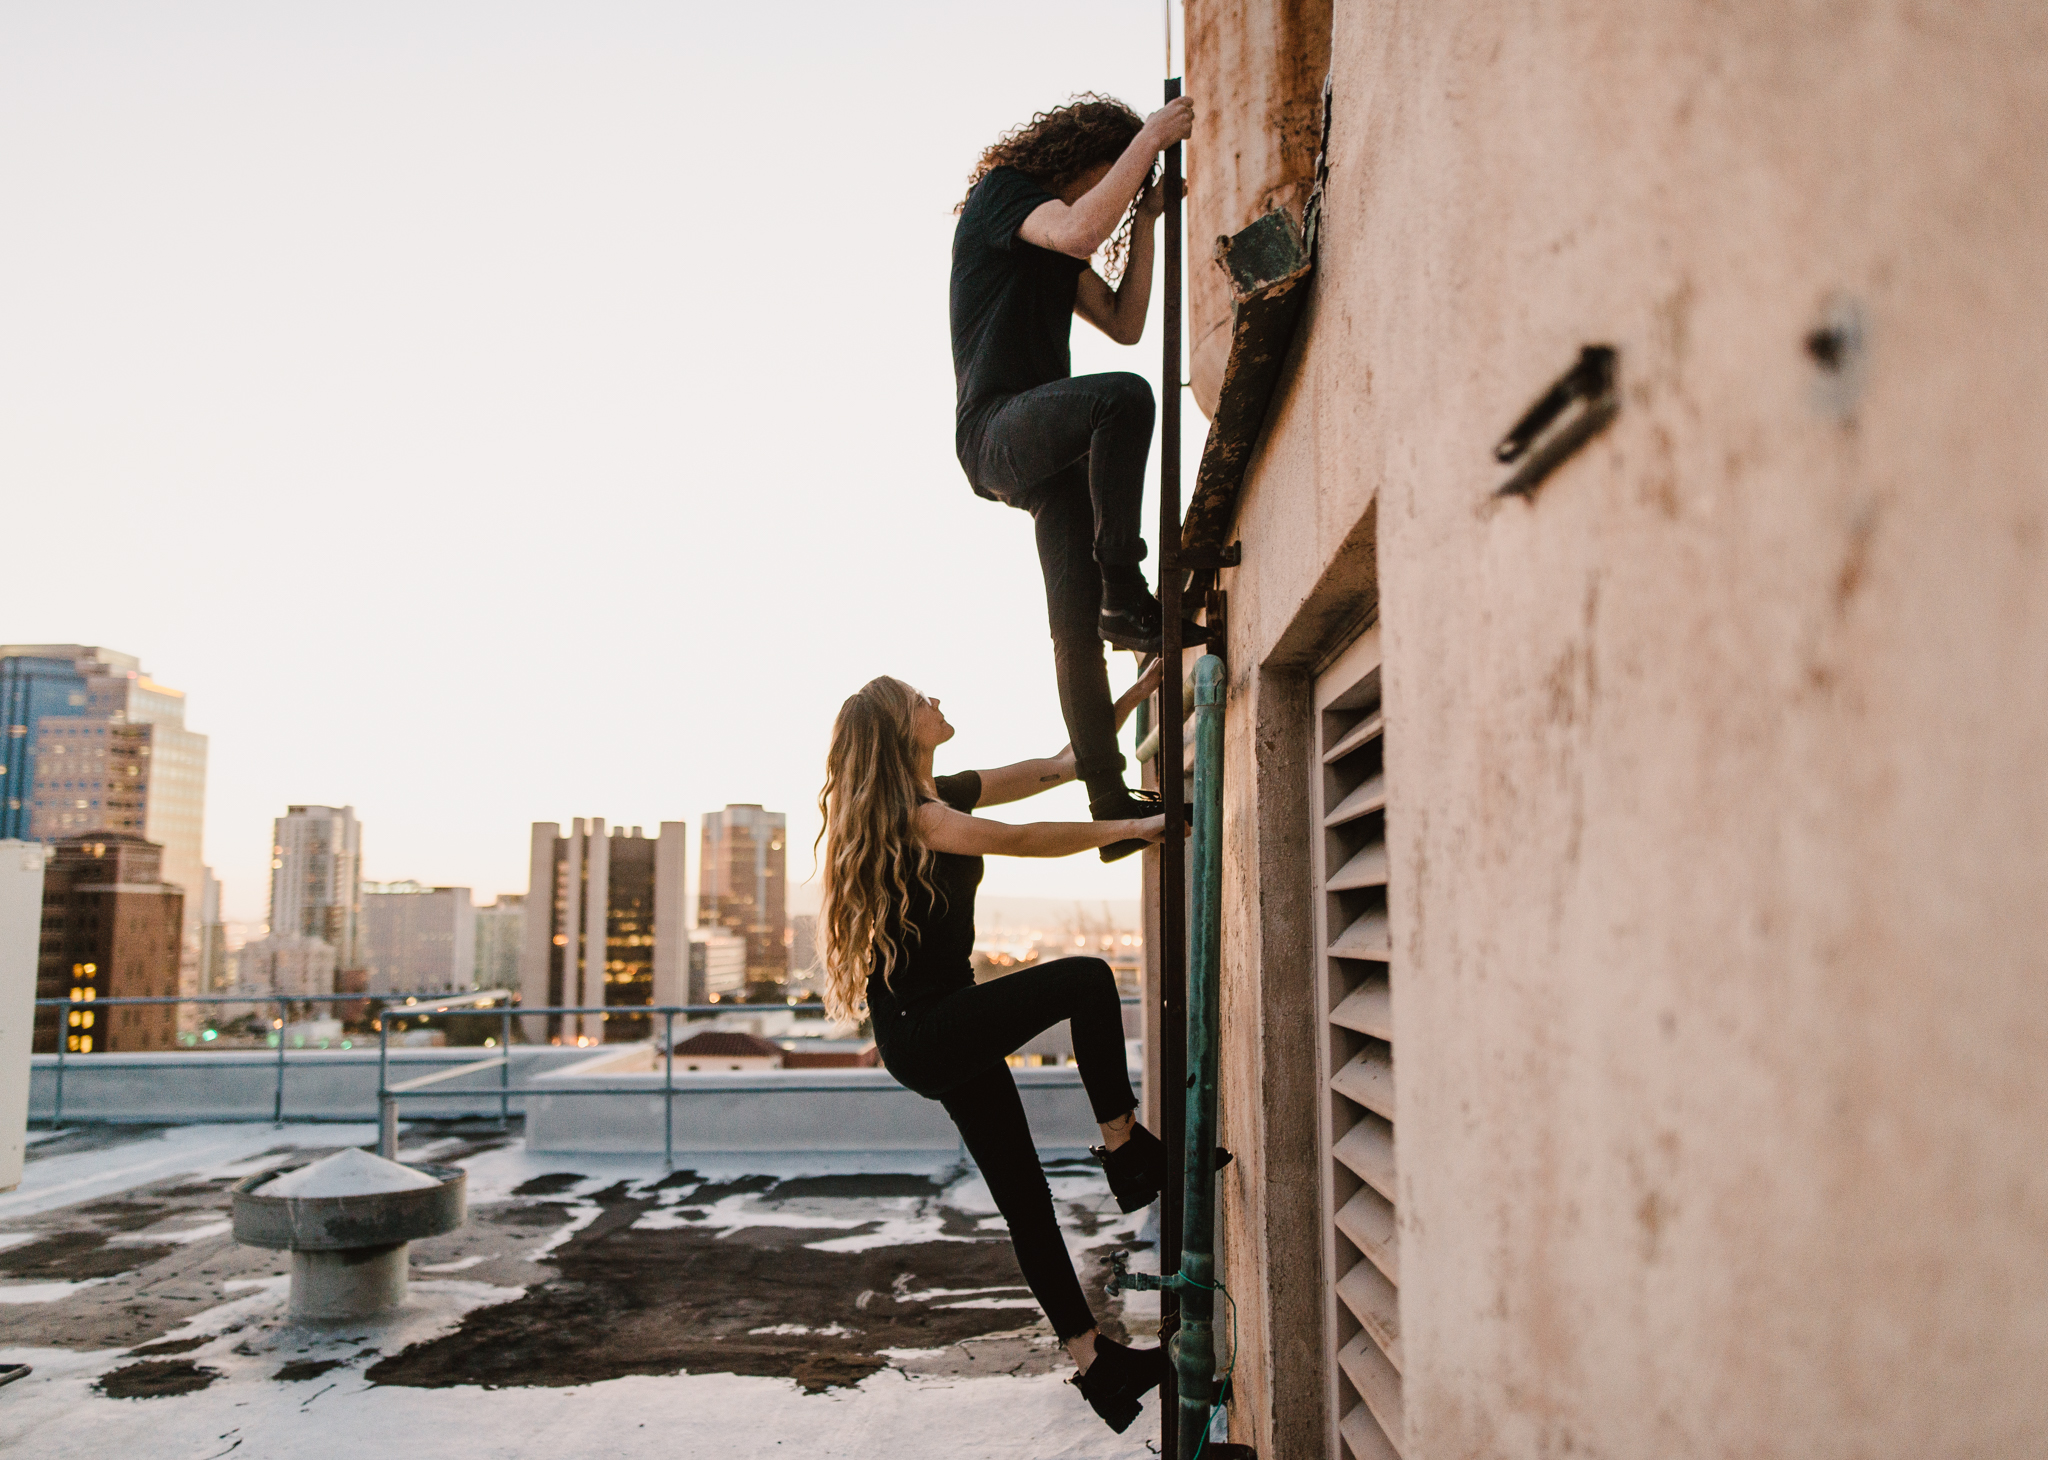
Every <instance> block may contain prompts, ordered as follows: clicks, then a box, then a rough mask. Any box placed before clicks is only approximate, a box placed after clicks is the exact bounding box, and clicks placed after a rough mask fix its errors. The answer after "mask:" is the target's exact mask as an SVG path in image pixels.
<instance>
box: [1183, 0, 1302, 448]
mask: <svg viewBox="0 0 2048 1460" xmlns="http://www.w3.org/2000/svg"><path fill="white" fill-rule="evenodd" d="M1185 13H1186V20H1187V83H1188V95H1189V97H1190V99H1191V100H1192V101H1193V102H1194V103H1195V132H1194V135H1193V136H1192V137H1190V138H1189V139H1188V148H1187V153H1188V159H1189V162H1188V169H1189V171H1188V176H1189V181H1190V183H1191V184H1192V183H1194V182H1195V179H1196V176H1197V174H1199V178H1200V182H1199V185H1198V186H1192V187H1191V188H1190V190H1189V193H1188V211H1187V220H1188V232H1187V238H1188V270H1187V281H1188V309H1187V339H1188V374H1189V379H1190V381H1191V382H1192V384H1193V386H1194V396H1195V403H1196V404H1197V405H1198V406H1200V407H1201V409H1202V411H1203V413H1204V414H1208V415H1213V414H1214V413H1215V410H1216V392H1217V389H1218V387H1220V386H1221V385H1222V383H1223V362H1224V360H1225V358H1226V357H1228V355H1229V353H1230V286H1229V284H1228V282H1227V281H1226V280H1225V278H1224V275H1223V271H1222V270H1221V269H1219V268H1217V267H1216V266H1215V264H1214V262H1213V254H1212V252H1211V251H1212V250H1213V249H1214V247H1215V244H1216V239H1217V237H1218V236H1219V235H1223V234H1231V233H1235V232H1237V231H1238V230H1239V229H1240V228H1243V227H1244V226H1245V225H1246V224H1247V223H1250V222H1251V221H1252V220H1253V219H1255V218H1261V217H1264V216H1265V215H1266V214H1267V213H1270V212H1272V211H1273V210H1274V209H1275V208H1286V209H1288V210H1289V211H1290V212H1292V213H1293V214H1294V218H1295V221H1296V222H1300V221H1301V210H1302V208H1303V206H1304V205H1305V204H1306V203H1307V202H1308V192H1309V186H1310V184H1311V183H1313V182H1314V180H1315V160H1316V147H1317V145H1318V143H1319V141H1320V139H1321V130H1322V92H1323V77H1324V76H1325V75H1326V74H1327V73H1328V71H1329V69H1330V0H1233V3H1230V4H1224V3H1221V0H1187V4H1186V6H1185Z"/></svg>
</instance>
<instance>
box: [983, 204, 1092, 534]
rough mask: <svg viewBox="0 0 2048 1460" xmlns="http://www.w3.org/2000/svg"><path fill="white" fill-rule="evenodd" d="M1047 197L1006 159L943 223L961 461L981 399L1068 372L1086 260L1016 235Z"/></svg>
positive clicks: (992, 399)
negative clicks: (956, 218)
mask: <svg viewBox="0 0 2048 1460" xmlns="http://www.w3.org/2000/svg"><path fill="white" fill-rule="evenodd" d="M1057 201H1058V199H1056V198H1055V197H1054V196H1053V195H1052V194H1051V193H1049V192H1047V191H1046V190H1045V189H1044V188H1043V187H1041V186H1040V185H1039V184H1037V183H1035V182H1033V181H1032V180H1031V179H1030V178H1028V177H1026V176H1025V175H1024V174H1023V173H1021V172H1019V171H1017V169H1016V168H1014V167H998V168H996V169H995V170H994V171H993V172H991V173H989V175H988V176H987V177H985V178H983V179H982V180H981V181H980V182H978V183H976V184H975V186H974V192H973V193H972V194H970V195H969V197H968V199H967V206H966V207H965V208H963V209H962V210H961V212H960V225H959V226H958V227H957V228H955V229H954V230H953V292H952V317H953V381H954V385H955V386H956V388H957V390H958V392H959V394H958V403H957V406H956V408H955V413H954V444H955V447H956V449H957V450H958V451H959V453H960V458H961V460H962V462H965V461H967V460H969V459H970V456H971V447H972V445H973V441H974V437H975V435H976V434H977V433H978V431H979V430H980V427H981V417H982V416H983V415H984V414H986V412H987V410H988V409H989V407H991V406H993V405H994V404H995V403H996V402H998V401H1000V400H1002V399H1003V398H1004V397H1006V396H1012V395H1015V394H1016V393H1017V392H1018V391H1020V390H1029V389H1031V388H1032V387H1033V386H1035V385H1044V384H1045V383H1046V382H1048V381H1052V380H1064V379H1066V378H1067V376H1069V375H1070V374H1072V373H1073V356H1072V354H1071V352H1070V350H1069V347H1068V346H1069V341H1070V340H1071V338H1072V335H1073V324H1074V291H1075V289H1076V288H1077V287H1078V286H1079V284H1080V280H1081V271H1082V270H1084V269H1086V268H1087V267H1088V261H1087V260H1086V259H1077V258H1073V257H1071V256H1069V255H1067V254H1063V253H1054V252H1053V251H1052V250H1051V249H1045V248H1040V247H1038V246H1037V245H1036V244H1031V243H1026V242H1025V241H1024V240H1023V239H1021V238H1019V237H1018V236H1017V230H1018V228H1020V227H1022V226H1023V223H1024V220H1025V219H1026V218H1028V217H1030V216H1031V214H1032V212H1033V210H1035V209H1036V208H1038V207H1039V206H1040V205H1042V204H1045V203H1051V202H1057ZM971 475H972V473H971V472H970V476H971ZM975 490H976V491H977V492H981V488H979V487H976V488H975ZM981 495H982V496H984V497H986V496H987V495H988V493H987V492H981Z"/></svg>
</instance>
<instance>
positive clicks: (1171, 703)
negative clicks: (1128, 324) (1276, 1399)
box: [1153, 42, 1187, 1455]
mask: <svg viewBox="0 0 2048 1460" xmlns="http://www.w3.org/2000/svg"><path fill="white" fill-rule="evenodd" d="M1169 46H1170V42H1169ZM1168 54H1169V58H1170V56H1171V50H1170V49H1169V52H1168ZM1169 64H1170V60H1169ZM1179 95H1180V78H1179V77H1178V76H1170V77H1168V78H1167V81H1166V99H1167V101H1169V102H1171V101H1173V100H1175V99H1176V98H1177V97H1179ZM1180 168H1181V149H1180V144H1179V143H1175V144H1174V145H1173V146H1171V147H1169V148H1167V149H1166V159H1165V166H1164V169H1163V171H1162V174H1161V177H1160V183H1161V186H1163V187H1164V188H1165V189H1166V211H1165V217H1166V236H1165V238H1164V240H1163V251H1164V255H1165V257H1164V258H1163V259H1162V260H1161V264H1162V267H1161V270H1160V278H1161V285H1160V287H1161V305H1162V308H1161V312H1160V323H1161V325H1162V326H1163V330H1162V333H1163V334H1164V335H1165V341H1164V344H1163V350H1164V354H1163V358H1162V361H1161V375H1160V381H1159V386H1160V389H1159V607H1160V611H1161V620H1162V622H1161V625H1160V644H1159V655H1160V659H1161V668H1162V669H1163V670H1164V671H1165V672H1164V673H1163V674H1161V675H1160V678H1159V760H1158V765H1159V799H1160V803H1161V806H1160V809H1161V810H1162V811H1164V812H1165V813H1166V835H1165V836H1164V837H1162V838H1161V839H1160V842H1159V1018H1158V1021H1157V1022H1156V1023H1155V1024H1154V1026H1153V1027H1154V1028H1156V1029H1157V1030H1158V1031H1159V1041H1160V1050H1159V1084H1160V1099H1159V1124H1160V1131H1159V1139H1160V1141H1161V1142H1162V1143H1163V1144H1164V1145H1165V1147H1166V1162H1167V1171H1166V1182H1165V1188H1164V1190H1162V1191H1161V1193H1160V1199H1159V1270H1160V1271H1161V1272H1174V1271H1176V1270H1178V1269H1179V1267H1180V1248H1181V1184H1182V1181H1183V1179H1184V1178H1183V1173H1182V1169H1181V1168H1182V1165H1183V1160H1182V1144H1183V1140H1184V1126H1185V1121H1184V1120H1183V1111H1182V1108H1181V1102H1180V1100H1178V1099H1176V1098H1175V1096H1176V1095H1177V1094H1178V1092H1179V1091H1180V1090H1181V1089H1182V1087H1183V1086H1184V1085H1185V1084H1186V1083H1187V846H1186V843H1184V842H1183V841H1182V840H1181V830H1180V828H1181V820H1182V817H1183V816H1184V814H1185V813H1184V810H1183V807H1184V805H1185V802H1186V800H1187V787H1186V783H1185V782H1184V781H1183V779H1182V771H1181V731H1182V724H1181V722H1182V717H1183V715H1184V714H1185V713H1186V710H1185V707H1184V706H1183V705H1182V704H1181V589H1182V586H1183V585H1182V582H1181V576H1182V575H1181V567H1180V378H1181V377H1180V371H1181V362H1180V356H1181V307H1180V291H1181V277H1180V275H1181V251H1182V238H1181V233H1182V218H1181V172H1180ZM1179 1296H1180V1295H1179V1294H1178V1293H1176V1292H1171V1291H1169V1292H1166V1293H1164V1294H1162V1295H1161V1302H1160V1308H1159V1336H1160V1341H1161V1342H1162V1343H1164V1344H1167V1345H1169V1346H1171V1345H1174V1344H1175V1343H1176V1337H1175V1336H1176V1334H1177V1332H1178V1330H1179V1327H1180V1304H1179V1301H1178V1299H1179ZM1168 1351H1169V1352H1172V1351H1173V1350H1172V1348H1171V1347H1169V1350H1168ZM1178 1418H1179V1416H1178V1414H1177V1412H1176V1409H1175V1406H1173V1405H1171V1404H1161V1405H1160V1406H1159V1427H1160V1434H1159V1439H1160V1446H1159V1452H1160V1454H1162V1455H1178V1454H1179V1453H1180V1446H1179V1443H1178V1439H1177V1436H1178V1434H1179V1428H1180V1427H1179V1424H1178Z"/></svg>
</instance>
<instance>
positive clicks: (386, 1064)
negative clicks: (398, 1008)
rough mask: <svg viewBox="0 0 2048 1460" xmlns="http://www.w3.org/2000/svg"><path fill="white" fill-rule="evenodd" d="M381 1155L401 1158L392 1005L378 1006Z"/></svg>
mask: <svg viewBox="0 0 2048 1460" xmlns="http://www.w3.org/2000/svg"><path fill="white" fill-rule="evenodd" d="M377 1154H378V1155H380V1156H382V1157H383V1158H384V1159H385V1160H387V1161H395V1160H397V1159H398V1097H397V1096H395V1095H393V1094H392V1093H391V1006H390V1005H389V1004H379V1005H378V1006H377Z"/></svg>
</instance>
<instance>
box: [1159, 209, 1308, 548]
mask: <svg viewBox="0 0 2048 1460" xmlns="http://www.w3.org/2000/svg"><path fill="white" fill-rule="evenodd" d="M1216 262H1217V263H1218V264H1220V265H1221V266H1222V268H1223V270H1224V272H1225V273H1227V274H1228V275H1229V276H1230V292H1231V296H1232V298H1231V306H1230V355H1229V357H1228V359H1226V361H1225V362H1224V366H1223V387H1222V389H1221V390H1220V391H1219V392H1218V394H1217V399H1216V414H1215V416H1214V418H1213V419H1212V420H1211V421H1210V422H1209V436H1208V439H1207V440H1206V441H1205V442H1203V444H1202V465H1201V467H1200V469H1199V470H1198V471H1197V472H1196V474H1195V490H1194V495H1193V497H1192V498H1191V499H1190V500H1189V502H1188V512H1187V518H1186V521H1185V522H1184V524H1183V526H1182V528H1181V540H1180V546H1181V563H1182V566H1184V567H1190V568H1195V567H1196V563H1197V560H1198V559H1200V558H1202V557H1203V556H1204V555H1217V554H1220V553H1221V552H1222V550H1223V546H1224V539H1225V538H1226V537H1227V536H1228V535H1229V532H1230V528H1231V524H1232V522H1233V521H1234V520H1235V518H1236V515H1237V496H1238V492H1239V490H1240V489H1241V488H1242V487H1243V485H1244V474H1245V468H1246V467H1247V466H1248V465H1250V463H1251V455H1252V450H1253V448H1254V447H1256V446H1257V445H1258V442H1259V437H1260V436H1261V434H1263V432H1264V430H1265V425H1266V412H1267V410H1268V409H1269V408H1270V407H1271V406H1272V404H1273V394H1274V391H1275V390H1276V388H1277V387H1278V386H1279V384H1280V367H1281V365H1282V364H1283V363H1284V362H1285V360H1286V358H1287V352H1288V349H1289V347H1290V346H1291V345H1292V344H1293V343H1294V330H1295V325H1296V324H1297V323H1298V322H1299V321H1300V319H1301V310H1302V306H1303V304H1305V303H1306V302H1307V300H1308V290H1307V289H1306V288H1305V287H1304V286H1305V285H1306V284H1307V282H1308V278H1309V272H1310V269H1311V267H1312V265H1311V263H1310V261H1309V255H1308V248H1307V246H1306V245H1305V244H1304V243H1303V241H1302V237H1301V233H1300V232H1299V230H1297V229H1296V228H1295V226H1294V218H1293V216H1292V215H1291V214H1289V213H1288V211H1287V210H1286V209H1285V208H1276V209H1274V210H1273V211H1272V212H1270V213H1268V214H1267V215H1266V216H1265V217H1263V218H1261V219H1259V220H1258V221H1257V222H1256V223H1254V224H1252V225H1251V227H1249V228H1247V229H1245V230H1244V231H1243V232H1241V233H1238V234H1234V235H1233V236H1231V237H1229V238H1224V239H1219V240H1217V244H1216ZM1204 566H1207V565H1206V564H1205V565H1204ZM1216 566H1227V565H1225V564H1222V563H1221V561H1220V558H1219V559H1218V561H1217V563H1216ZM1196 570H1197V571H1200V569H1199V568H1197V569H1196Z"/></svg>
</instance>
